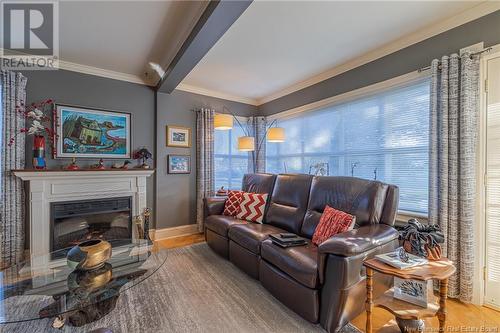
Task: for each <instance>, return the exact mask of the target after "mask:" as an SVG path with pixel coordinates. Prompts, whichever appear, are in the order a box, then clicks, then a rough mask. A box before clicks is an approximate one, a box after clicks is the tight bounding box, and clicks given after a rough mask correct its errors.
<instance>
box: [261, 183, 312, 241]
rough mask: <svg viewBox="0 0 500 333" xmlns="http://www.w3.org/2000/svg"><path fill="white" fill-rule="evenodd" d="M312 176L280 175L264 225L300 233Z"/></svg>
mask: <svg viewBox="0 0 500 333" xmlns="http://www.w3.org/2000/svg"><path fill="white" fill-rule="evenodd" d="M312 178H313V176H311V175H302V174H293V175H292V174H281V175H278V177H277V178H276V183H275V185H274V190H273V195H272V196H271V202H270V204H269V209H268V211H267V214H266V219H265V223H268V224H272V225H273V226H275V227H278V228H281V229H284V230H287V231H289V232H293V233H296V234H299V233H300V230H301V227H302V222H303V220H304V215H305V213H306V209H307V202H308V200H309V191H310V188H311V181H312Z"/></svg>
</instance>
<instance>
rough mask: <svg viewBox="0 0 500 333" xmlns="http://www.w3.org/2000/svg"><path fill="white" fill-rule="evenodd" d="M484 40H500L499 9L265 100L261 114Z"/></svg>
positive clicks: (367, 81)
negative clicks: (300, 88)
mask: <svg viewBox="0 0 500 333" xmlns="http://www.w3.org/2000/svg"><path fill="white" fill-rule="evenodd" d="M482 41H484V45H485V47H487V46H491V45H495V44H498V43H500V11H496V12H494V13H491V14H489V15H487V16H483V17H481V18H479V19H477V20H475V21H471V22H469V23H466V24H464V25H461V26H459V27H456V28H454V29H451V30H448V31H446V32H443V33H441V34H439V35H436V36H434V37H432V38H429V39H426V40H424V41H422V42H420V43H417V44H413V45H411V46H408V47H407V48H404V49H402V50H400V51H397V52H394V53H391V54H389V55H387V56H385V57H382V58H380V59H377V60H374V61H372V62H370V63H368V64H365V65H363V66H360V67H357V68H354V69H352V70H350V71H348V72H345V73H342V74H340V75H337V76H335V77H332V78H330V79H327V80H325V81H322V82H319V83H317V84H315V85H312V86H310V87H307V88H304V89H302V90H299V91H296V92H294V93H291V94H289V95H286V96H283V97H281V98H278V99H275V100H273V101H270V102H268V103H265V104H263V105H261V106H259V115H271V114H274V113H278V112H281V111H285V110H289V109H292V108H295V107H298V106H301V105H305V104H309V103H312V102H315V101H319V100H322V99H325V98H328V97H332V96H335V95H339V94H342V93H345V92H348V91H352V90H355V89H358V88H362V87H365V86H368V85H370V84H374V83H377V82H381V81H385V80H388V79H391V78H394V77H396V76H399V75H403V74H406V73H409V72H412V71H414V70H417V69H419V68H421V67H425V66H428V65H430V63H431V60H432V59H434V58H441V57H442V56H443V55H446V54H451V53H453V52H458V50H459V49H461V48H463V47H466V46H469V45H472V44H475V43H478V42H482Z"/></svg>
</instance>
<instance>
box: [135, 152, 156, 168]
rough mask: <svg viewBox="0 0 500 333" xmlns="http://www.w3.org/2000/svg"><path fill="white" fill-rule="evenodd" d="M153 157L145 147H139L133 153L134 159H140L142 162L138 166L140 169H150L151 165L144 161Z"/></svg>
mask: <svg viewBox="0 0 500 333" xmlns="http://www.w3.org/2000/svg"><path fill="white" fill-rule="evenodd" d="M151 158H153V154H151V152H150V151H149V150H148V149H147V148H141V149H139V150H138V151H136V152H135V153H134V159H135V160H139V159H142V164H141V165H140V166H138V168H141V169H150V168H151V167H150V166H149V165H148V164H147V163H146V162H147V160H149V159H151Z"/></svg>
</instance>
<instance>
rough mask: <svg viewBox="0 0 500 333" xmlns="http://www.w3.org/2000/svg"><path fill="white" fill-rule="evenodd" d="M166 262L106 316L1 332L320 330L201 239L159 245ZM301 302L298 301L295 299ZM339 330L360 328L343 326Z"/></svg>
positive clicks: (13, 326)
mask: <svg viewBox="0 0 500 333" xmlns="http://www.w3.org/2000/svg"><path fill="white" fill-rule="evenodd" d="M156 256H166V257H167V258H166V262H165V264H164V265H163V266H162V267H161V268H160V269H159V270H158V271H157V272H156V273H155V274H154V275H152V276H151V277H150V278H148V279H147V280H146V281H144V282H143V283H140V284H139V285H137V286H134V287H133V288H131V289H129V290H126V291H125V292H124V293H123V294H121V295H120V297H119V299H118V302H117V304H116V308H115V309H114V310H113V311H112V312H111V313H109V314H108V315H107V316H106V317H104V318H102V319H100V320H98V321H96V322H93V323H90V324H87V325H86V326H83V327H79V328H78V327H72V326H68V325H66V326H64V328H63V329H61V330H57V329H54V328H52V327H51V321H50V320H48V319H43V320H36V321H30V322H25V323H18V324H9V325H3V326H0V331H1V332H23V333H24V332H90V331H92V330H94V329H97V328H102V327H107V328H110V329H111V330H112V331H113V332H115V333H119V332H217V333H224V332H259V333H260V332H287V333H288V332H325V331H324V330H323V329H322V328H321V327H320V326H319V325H313V324H311V323H309V322H307V321H306V320H304V319H302V318H301V317H299V316H298V315H296V314H295V313H294V312H293V311H291V310H289V309H288V308H287V307H285V306H284V305H282V304H281V303H280V302H279V301H278V300H276V299H275V298H274V297H273V296H271V294H269V293H268V292H267V291H266V290H265V289H264V288H263V287H262V286H261V285H260V283H259V282H258V281H256V280H254V279H252V278H250V277H248V276H247V275H246V274H245V273H243V272H241V271H240V270H239V269H238V268H236V267H235V266H234V265H233V264H231V263H230V262H229V261H227V260H225V259H222V258H220V257H219V256H217V255H216V254H215V253H213V252H212V250H210V248H209V247H208V246H207V245H206V243H200V244H195V245H192V246H188V247H184V248H177V249H171V250H164V251H161V252H160V253H158V254H155V255H154V256H153V257H152V258H151V259H150V260H158V257H156ZM297 301H300V300H297ZM343 331H344V332H343V333H358V332H360V331H359V330H357V329H356V328H355V327H354V326H350V325H348V326H347V327H346V328H344V330H343Z"/></svg>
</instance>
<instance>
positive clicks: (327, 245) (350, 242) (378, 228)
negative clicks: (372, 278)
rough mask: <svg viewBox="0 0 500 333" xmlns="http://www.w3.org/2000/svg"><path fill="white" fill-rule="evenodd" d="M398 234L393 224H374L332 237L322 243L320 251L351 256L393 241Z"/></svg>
mask: <svg viewBox="0 0 500 333" xmlns="http://www.w3.org/2000/svg"><path fill="white" fill-rule="evenodd" d="M398 236H399V233H398V231H397V230H396V229H394V228H393V227H391V226H388V225H385V224H372V225H368V226H364V227H360V228H358V229H353V230H350V231H346V232H343V233H341V234H337V235H335V236H332V237H330V238H329V239H328V240H326V241H325V242H323V243H321V244H320V246H319V252H320V253H322V254H334V255H338V256H342V257H351V256H355V255H358V254H361V253H364V252H367V251H370V250H372V249H374V248H376V247H378V246H380V245H384V244H386V243H388V242H390V241H393V240H395V239H397V238H398Z"/></svg>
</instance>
